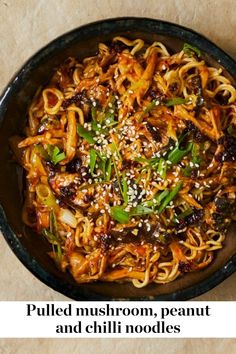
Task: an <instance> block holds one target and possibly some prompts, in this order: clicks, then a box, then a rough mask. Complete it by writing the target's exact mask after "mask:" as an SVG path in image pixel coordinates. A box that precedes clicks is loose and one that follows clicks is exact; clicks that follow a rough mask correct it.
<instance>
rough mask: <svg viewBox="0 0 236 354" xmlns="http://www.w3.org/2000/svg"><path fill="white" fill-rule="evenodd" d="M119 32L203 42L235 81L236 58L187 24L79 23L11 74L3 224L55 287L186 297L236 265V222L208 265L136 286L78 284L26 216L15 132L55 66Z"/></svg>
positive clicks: (94, 294) (91, 294) (1, 141)
mask: <svg viewBox="0 0 236 354" xmlns="http://www.w3.org/2000/svg"><path fill="white" fill-rule="evenodd" d="M117 35H124V36H127V37H129V38H139V37H140V38H143V39H144V40H145V41H147V42H150V43H151V42H153V41H155V40H158V41H161V42H163V43H164V44H165V45H166V46H167V47H168V48H169V49H171V50H173V51H179V50H180V49H182V47H183V43H185V42H188V43H191V44H192V45H193V46H196V47H198V48H199V49H200V50H201V51H202V52H203V53H204V54H203V56H204V58H205V60H206V61H207V62H208V63H209V64H212V65H214V66H217V67H222V68H223V69H224V74H225V75H227V76H229V77H230V78H231V80H233V82H235V80H234V78H236V62H235V61H234V60H233V59H231V58H230V57H229V56H228V55H227V54H226V53H224V52H223V51H222V50H221V49H219V48H218V47H217V46H216V45H214V44H213V43H212V42H210V41H209V40H207V39H206V38H205V37H203V36H202V35H200V34H198V33H196V32H193V31H191V30H189V29H186V28H184V27H181V26H178V25H175V24H171V23H168V22H164V21H159V20H152V19H146V18H117V19H109V20H105V21H99V22H95V23H92V24H89V25H86V26H82V27H80V28H78V29H75V30H73V31H71V32H69V33H67V34H65V35H63V36H61V37H59V38H57V39H56V40H54V41H53V42H51V43H50V44H48V45H47V46H45V47H44V48H43V49H41V50H40V51H39V52H37V53H36V54H35V55H34V56H33V57H32V58H31V59H29V60H28V61H27V63H26V64H25V65H24V66H23V67H22V68H21V69H20V71H19V72H18V73H17V74H16V76H15V77H14V78H13V79H12V80H11V82H10V83H9V85H8V86H7V87H6V89H5V91H4V92H3V95H2V97H1V100H0V122H1V129H0V150H1V157H0V169H1V174H0V202H1V205H2V206H1V207H0V226H1V230H2V232H3V235H4V237H5V239H6V241H7V242H8V244H9V246H10V247H11V249H12V250H13V251H14V253H15V254H16V256H17V257H18V258H19V259H20V260H21V262H22V263H23V264H24V265H25V266H26V267H27V268H28V269H29V270H30V271H31V272H32V273H33V274H34V275H36V276H37V277H38V278H39V279H40V280H42V281H43V282H44V283H45V284H47V285H49V286H50V287H51V288H53V289H55V290H57V291H59V292H60V293H62V294H64V295H67V296H68V297H70V298H73V299H76V300H115V299H123V300H128V299H130V300H186V299H189V298H192V297H195V296H197V295H200V294H202V293H203V292H206V291H208V290H209V289H211V288H212V287H214V286H216V285H217V284H219V283H220V282H221V281H222V280H224V279H225V278H227V277H228V276H229V275H230V274H231V273H232V272H233V271H234V270H235V269H236V237H235V224H234V225H232V227H231V228H230V230H229V232H228V235H227V238H226V241H225V246H224V248H223V249H222V250H220V251H219V252H218V253H217V255H216V257H215V260H214V262H213V263H212V264H211V265H210V266H209V267H208V268H206V269H204V270H202V271H199V272H197V273H191V274H187V275H185V276H183V277H182V278H179V279H177V280H175V281H174V282H172V283H169V284H165V285H154V284H151V285H149V286H147V287H146V288H142V289H136V288H134V287H133V285H131V284H129V283H124V284H119V283H104V282H97V283H93V284H83V285H78V284H76V283H75V281H74V280H73V278H72V277H71V276H70V275H69V274H67V273H66V274H64V273H62V272H60V271H59V270H58V269H57V268H56V266H55V265H54V263H53V261H52V260H51V259H50V257H49V256H48V255H47V251H48V244H47V243H46V242H45V241H44V240H43V239H42V238H41V237H39V236H38V235H36V234H35V233H33V231H32V230H30V229H29V228H27V227H25V226H24V225H23V223H22V221H21V209H22V185H23V182H22V170H21V168H19V167H17V166H16V164H15V163H13V162H12V156H11V152H10V149H9V138H10V137H11V136H13V135H15V134H19V132H21V131H22V127H23V126H24V124H25V122H26V111H27V107H28V104H29V102H30V101H31V99H32V97H33V95H34V93H35V91H36V90H37V88H38V87H39V86H41V85H42V84H45V82H46V81H47V80H48V78H49V77H50V75H51V74H52V71H53V68H55V67H57V66H58V65H59V64H60V63H61V62H63V61H64V59H66V58H67V57H68V56H76V57H77V58H79V59H82V58H84V57H87V56H90V55H94V54H95V53H96V51H97V44H98V43H99V42H104V41H105V42H106V41H108V40H110V39H111V38H112V37H114V36H117Z"/></svg>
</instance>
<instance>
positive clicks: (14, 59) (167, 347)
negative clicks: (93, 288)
mask: <svg viewBox="0 0 236 354" xmlns="http://www.w3.org/2000/svg"><path fill="white" fill-rule="evenodd" d="M119 16H143V17H152V18H158V19H163V20H167V21H171V22H175V23H178V24H181V25H184V26H187V27H190V28H192V29H194V30H196V31H198V32H200V33H202V34H204V35H205V36H206V37H208V38H210V39H211V40H212V41H214V42H215V43H216V44H218V45H219V46H220V47H221V48H223V49H224V50H225V51H226V52H228V53H229V54H231V55H232V56H234V57H235V58H236V1H234V0H208V1H205V0H161V1H160V0H146V1H145V0H120V1H119V0H100V1H99V0H77V1H76V0H67V1H66V0H60V1H58V0H0V34H1V42H0V79H1V80H0V91H1V90H2V89H3V88H4V86H5V85H6V84H7V82H8V81H9V79H10V78H11V77H12V75H13V74H14V72H15V71H16V70H17V69H18V68H19V67H20V66H21V65H22V64H23V63H24V61H25V60H27V59H28V58H29V57H30V56H31V55H32V54H34V52H35V51H37V50H38V49H40V48H41V47H42V46H44V45H45V44H47V43H48V42H49V41H51V40H52V39H54V38H56V37H57V36H59V35H61V34H63V33H64V32H67V31H69V30H71V29H73V28H75V27H78V26H80V25H82V24H85V23H89V22H92V21H96V20H99V19H103V18H109V17H119ZM0 173H3V171H0ZM0 252H1V256H0V300H67V298H66V297H64V296H62V295H60V294H59V293H57V292H55V291H53V290H51V289H49V288H48V287H47V286H46V285H44V284H43V283H41V282H40V281H39V280H37V279H36V278H35V277H34V276H33V275H32V274H31V273H30V272H29V271H28V270H27V269H26V268H25V267H24V266H23V265H22V264H21V263H20V262H19V261H18V259H17V258H16V256H15V255H14V254H13V253H12V251H11V250H10V248H9V247H8V246H7V244H6V242H5V240H4V239H3V237H2V235H1V234H0ZM196 300H236V274H234V275H232V276H231V277H230V278H228V279H227V280H226V281H224V282H223V283H222V284H221V285H219V286H217V287H216V288H215V289H213V290H211V291H209V292H208V293H207V294H204V295H202V296H200V297H199V298H198V299H196ZM33 343H34V344H33ZM213 343H214V345H213ZM77 344H79V346H78V347H77ZM235 345H236V343H235V341H234V340H231V341H230V340H220V341H216V340H214V341H211V340H202V341H201V344H200V343H199V341H198V340H180V341H178V340H177V341H176V340H174V341H173V340H168V341H167V340H136V341H130V340H112V343H111V341H109V340H92V341H91V340H89V341H87V340H80V341H79V343H78V342H77V341H66V342H65V341H64V342H63V345H62V342H60V341H56V342H55V341H54V342H52V341H49V340H37V341H32V340H28V341H24V340H15V341H0V354H3V353H4V354H5V353H7V354H10V353H14V354H18V353H24V354H25V353H39V352H40V353H43V354H46V353H61V352H63V353H71V354H73V353H85V352H87V353H88V354H89V353H93V352H94V351H96V352H97V353H106V352H107V353H109V352H110V351H111V350H112V351H113V353H114V354H115V353H119V354H121V353H126V352H129V353H130V354H132V353H143V354H144V353H149V354H150V353H156V352H163V351H165V352H166V353H168V354H171V353H185V352H186V353H201V354H203V353H213V352H214V353H222V352H224V353H233V352H236V346H235ZM37 346H39V347H38V348H40V351H38V350H37V349H36V348H37ZM63 347H64V349H63V351H61V349H62V348H63ZM33 348H35V349H33ZM111 348H112V349H111Z"/></svg>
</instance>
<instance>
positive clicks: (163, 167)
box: [157, 157, 167, 179]
mask: <svg viewBox="0 0 236 354" xmlns="http://www.w3.org/2000/svg"><path fill="white" fill-rule="evenodd" d="M166 170H167V165H166V160H165V159H164V158H163V157H162V158H161V159H160V161H159V163H158V168H157V172H158V173H159V175H160V176H161V178H162V179H165V178H166Z"/></svg>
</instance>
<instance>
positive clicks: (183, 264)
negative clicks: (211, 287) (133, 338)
mask: <svg viewBox="0 0 236 354" xmlns="http://www.w3.org/2000/svg"><path fill="white" fill-rule="evenodd" d="M235 101H236V90H235V87H234V86H233V85H232V83H231V82H230V80H229V79H228V78H226V77H225V76H224V75H223V73H222V70H221V69H216V68H214V67H209V66H208V65H207V64H206V63H205V61H204V60H203V58H202V57H201V53H200V51H199V49H197V48H194V47H192V46H191V45H189V44H188V45H185V46H184V47H183V50H181V51H180V52H178V53H174V54H171V52H170V51H169V50H168V49H167V48H166V47H165V46H164V44H163V43H161V42H154V43H153V44H152V45H150V46H148V45H147V44H146V43H145V42H144V41H143V40H142V39H135V40H129V39H127V38H124V37H120V36H118V37H115V38H114V39H113V41H112V42H111V43H108V44H104V43H100V44H99V47H98V54H97V55H96V56H93V57H89V58H85V59H84V60H83V61H82V62H80V63H78V62H77V61H76V59H74V58H69V59H67V61H66V62H65V63H64V64H62V65H61V66H60V67H59V68H58V69H57V71H55V74H54V76H53V77H52V78H51V81H50V82H49V84H48V85H47V86H45V87H44V88H40V89H39V90H38V91H37V94H36V95H35V97H34V99H33V101H32V103H31V105H30V108H29V112H28V126H27V128H26V132H27V136H26V137H25V138H24V139H23V140H22V139H21V140H19V138H18V137H15V138H14V141H17V144H18V149H20V150H17V148H16V145H17V144H16V143H15V144H13V145H14V151H16V155H17V161H18V162H19V163H21V164H22V166H23V167H24V169H25V170H26V173H27V176H26V178H27V189H26V192H25V205H24V208H23V221H24V222H25V223H26V224H27V225H28V226H30V227H32V228H34V229H35V230H36V231H37V233H39V234H40V235H42V237H45V238H46V239H47V241H48V242H49V243H50V244H51V246H52V248H53V250H52V252H50V255H51V256H52V257H53V258H54V259H55V261H56V264H57V266H58V267H60V268H61V270H62V271H69V272H70V273H71V274H72V276H73V277H74V279H75V280H76V281H77V282H78V283H84V282H92V281H97V280H102V281H108V282H113V281H130V282H132V284H133V285H134V286H135V287H137V288H142V287H145V286H147V285H148V284H150V283H157V284H165V283H168V282H171V281H174V280H175V279H176V278H178V277H179V276H181V275H183V274H184V273H188V272H194V271H198V270H200V269H202V268H204V267H207V266H208V265H209V264H210V263H211V262H212V261H213V259H214V255H215V253H216V251H217V250H219V249H221V248H222V247H223V242H224V239H225V235H226V232H227V228H228V226H229V224H230V222H231V221H232V220H233V219H234V217H235V214H236V202H235V200H236V199H235V193H236V187H235V177H236V102H235ZM22 151H23V153H22Z"/></svg>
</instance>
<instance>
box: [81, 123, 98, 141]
mask: <svg viewBox="0 0 236 354" xmlns="http://www.w3.org/2000/svg"><path fill="white" fill-rule="evenodd" d="M77 133H78V134H79V136H81V137H82V138H84V139H85V140H86V141H87V142H88V143H89V144H94V143H95V141H94V138H93V136H92V134H91V133H90V132H89V131H88V130H87V129H85V128H84V127H83V126H82V125H81V124H79V123H78V124H77Z"/></svg>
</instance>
